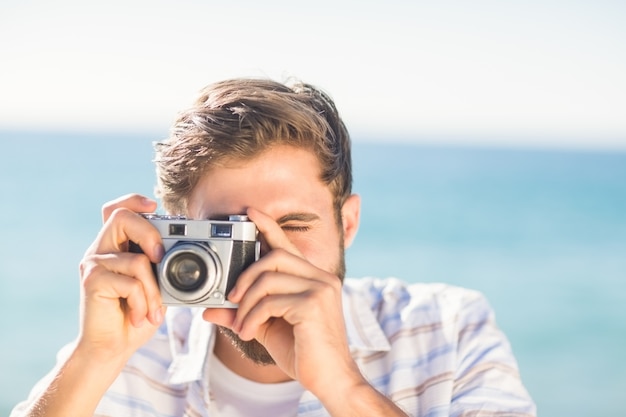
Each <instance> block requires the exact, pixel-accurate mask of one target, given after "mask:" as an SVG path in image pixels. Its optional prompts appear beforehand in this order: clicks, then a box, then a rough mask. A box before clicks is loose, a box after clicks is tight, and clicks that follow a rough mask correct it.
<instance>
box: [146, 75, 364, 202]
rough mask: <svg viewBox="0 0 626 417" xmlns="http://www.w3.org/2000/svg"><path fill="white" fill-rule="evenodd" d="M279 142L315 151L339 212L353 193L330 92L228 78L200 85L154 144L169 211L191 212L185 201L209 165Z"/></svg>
mask: <svg viewBox="0 0 626 417" xmlns="http://www.w3.org/2000/svg"><path fill="white" fill-rule="evenodd" d="M276 145H292V146H295V147H297V148H304V149H307V150H309V151H311V152H312V153H313V154H315V155H316V157H317V159H318V161H319V163H320V167H321V177H322V178H321V179H322V181H323V182H324V183H326V184H327V185H328V186H329V187H330V190H331V192H332V194H333V200H334V201H333V203H334V207H335V210H336V212H337V213H339V210H340V208H341V206H342V205H343V203H344V202H345V200H346V199H347V198H348V196H350V194H351V188H352V162H351V152H350V137H349V134H348V131H347V129H346V127H345V126H344V124H343V122H342V120H341V118H340V117H339V114H338V112H337V109H336V107H335V105H334V103H333V101H332V100H331V99H330V97H329V96H328V95H326V94H325V93H324V92H322V91H321V90H319V89H316V88H315V87H313V86H311V85H308V84H302V83H294V84H293V85H289V86H288V85H284V84H280V83H277V82H274V81H270V80H265V79H233V80H227V81H223V82H219V83H215V84H212V85H209V86H207V87H206V88H204V89H203V90H202V91H201V93H200V96H199V97H198V99H197V100H196V102H195V104H194V105H193V106H192V107H191V108H189V109H187V110H186V111H183V112H182V113H181V114H180V116H179V118H178V119H177V120H176V122H175V123H174V125H173V127H172V129H171V133H170V137H169V138H168V139H167V140H165V141H163V142H160V143H157V145H156V151H157V155H156V164H157V178H158V183H157V190H156V194H157V196H158V197H160V198H161V199H162V201H163V205H164V207H165V209H166V210H167V211H168V212H170V213H176V214H188V213H187V208H188V207H187V205H188V202H189V201H188V199H189V197H190V195H191V193H192V191H193V189H194V188H195V187H196V185H197V183H198V181H199V180H200V179H201V178H202V177H203V176H204V175H205V174H206V173H207V172H208V171H209V170H211V169H212V168H214V167H220V166H224V165H225V164H228V163H232V162H233V161H243V160H249V159H252V158H254V157H255V156H257V155H259V154H260V153H262V152H263V151H265V150H267V149H269V148H271V147H273V146H276Z"/></svg>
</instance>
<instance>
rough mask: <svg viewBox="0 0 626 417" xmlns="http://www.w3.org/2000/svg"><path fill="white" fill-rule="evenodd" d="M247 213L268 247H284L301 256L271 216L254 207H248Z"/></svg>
mask: <svg viewBox="0 0 626 417" xmlns="http://www.w3.org/2000/svg"><path fill="white" fill-rule="evenodd" d="M247 215H248V218H249V219H250V220H251V221H252V222H254V224H255V225H256V227H257V229H258V230H259V232H260V233H261V235H263V238H264V239H265V241H266V243H267V245H268V246H269V248H270V249H284V250H286V251H288V252H290V253H293V254H294V255H297V256H300V257H303V256H302V253H301V252H300V251H299V250H298V248H296V246H295V245H294V244H293V243H291V241H290V240H289V238H288V237H287V235H286V234H285V232H284V231H283V229H282V228H281V227H280V225H279V224H278V223H276V221H275V220H274V219H273V218H272V217H270V216H268V215H267V214H265V213H263V212H261V211H259V210H256V209H254V208H248V210H247Z"/></svg>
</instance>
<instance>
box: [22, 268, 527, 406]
mask: <svg viewBox="0 0 626 417" xmlns="http://www.w3.org/2000/svg"><path fill="white" fill-rule="evenodd" d="M201 312H202V310H201V309H188V308H170V309H168V313H167V317H166V321H165V323H164V325H163V326H162V327H161V328H160V329H159V331H158V333H157V334H156V335H155V336H154V337H153V338H152V340H151V341H150V342H149V343H147V344H146V345H145V346H143V347H142V348H141V349H140V350H139V351H137V353H136V354H135V355H134V356H133V357H132V358H131V360H130V361H129V362H128V364H127V366H126V368H125V369H124V370H123V372H122V373H121V374H120V376H119V377H118V379H117V380H116V381H115V382H114V383H113V385H112V386H111V388H110V389H109V391H108V392H107V394H106V395H105V397H104V398H103V399H102V401H101V402H100V405H99V406H98V409H97V411H96V414H95V415H96V416H128V417H148V416H150V417H173V416H177V417H179V416H185V417H206V416H210V415H211V414H210V411H209V410H210V408H211V407H210V401H211V394H210V390H209V381H208V377H207V375H208V374H209V372H208V367H210V366H211V359H212V355H210V354H208V355H207V352H211V350H212V346H213V340H214V335H215V333H214V327H213V326H212V325H211V324H209V323H207V322H205V321H203V320H202V317H201ZM344 315H345V320H346V328H347V334H348V339H349V342H350V346H351V350H352V354H353V357H354V358H355V360H356V362H357V363H358V365H359V366H360V368H361V370H362V372H363V374H364V375H365V376H366V377H367V379H368V380H369V381H370V383H371V384H372V385H373V386H374V387H375V388H376V389H377V390H379V391H380V392H382V393H384V394H385V395H386V396H388V397H389V398H391V399H392V400H393V401H394V402H395V403H396V404H398V405H399V406H400V407H401V408H402V409H404V410H405V411H406V412H407V414H409V415H411V416H424V417H437V416H459V417H460V416H463V417H469V416H489V417H491V416H520V417H521V416H534V415H535V414H536V411H535V405H534V404H533V402H532V400H531V399H530V397H529V395H528V393H527V391H526V389H525V388H524V386H523V385H522V383H521V381H520V377H519V373H518V369H517V364H516V362H515V359H514V357H513V355H512V353H511V349H510V346H509V343H508V341H507V340H506V337H505V336H504V335H503V334H502V332H501V331H500V330H499V329H498V328H497V327H496V324H495V322H494V315H493V312H492V310H491V308H490V307H489V305H488V304H487V302H486V300H485V299H484V297H482V296H481V294H480V293H478V292H475V291H471V290H467V289H463V288H459V287H453V286H448V285H444V284H411V285H407V284H405V283H403V282H401V281H399V280H396V279H385V280H378V279H373V278H362V279H346V281H345V285H344ZM69 351H70V348H67V349H65V350H63V351H62V352H60V354H59V361H63V360H64V356H66V355H67V352H69ZM53 373H54V371H53V372H52V373H51V375H52V374H53ZM49 378H50V376H49V377H47V378H45V379H44V380H42V381H41V383H40V384H38V385H37V386H36V387H35V388H34V389H33V394H35V393H36V392H38V390H41V389H42V387H45V386H46V385H47V381H46V380H48V381H49ZM31 398H32V395H31ZM29 401H30V400H29ZM27 406H28V401H26V402H24V403H22V404H19V405H18V406H17V407H16V409H15V410H14V412H13V414H11V416H12V417H18V416H20V415H22V413H23V411H22V410H24V409H25V408H26V407H27ZM327 415H328V413H327V412H326V410H324V408H323V406H322V404H321V403H320V402H319V401H318V400H317V399H316V398H315V396H313V395H312V394H311V393H310V392H305V393H304V394H303V396H302V398H301V400H300V404H299V409H298V416H307V417H313V416H327Z"/></svg>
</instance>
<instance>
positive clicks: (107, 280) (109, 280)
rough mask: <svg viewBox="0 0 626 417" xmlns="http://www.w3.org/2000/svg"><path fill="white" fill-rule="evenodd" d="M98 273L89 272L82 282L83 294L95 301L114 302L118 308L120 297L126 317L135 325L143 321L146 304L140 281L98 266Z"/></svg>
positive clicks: (146, 309)
mask: <svg viewBox="0 0 626 417" xmlns="http://www.w3.org/2000/svg"><path fill="white" fill-rule="evenodd" d="M99 268H100V269H101V270H100V272H99V273H94V274H90V275H89V276H88V277H87V278H86V279H85V280H84V282H83V285H84V289H85V296H86V298H87V299H91V300H94V301H97V302H103V301H104V302H105V303H116V305H117V306H118V308H120V307H119V306H120V299H123V300H124V303H123V306H124V309H125V314H126V317H128V320H129V321H130V323H131V324H132V325H133V326H135V327H141V325H142V324H143V323H144V321H145V319H146V316H147V313H148V305H147V302H146V297H145V293H144V289H143V284H142V283H141V281H139V280H137V279H134V278H132V277H129V276H126V275H121V274H118V273H116V272H113V271H109V270H106V269H104V268H103V267H101V266H99Z"/></svg>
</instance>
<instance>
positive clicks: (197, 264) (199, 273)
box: [166, 252, 207, 291]
mask: <svg viewBox="0 0 626 417" xmlns="http://www.w3.org/2000/svg"><path fill="white" fill-rule="evenodd" d="M166 273H167V278H168V280H169V282H170V283H171V284H172V286H173V287H174V288H176V289H177V290H180V291H195V290H197V289H198V288H200V287H201V286H202V285H203V284H204V282H205V281H206V279H207V266H206V263H205V262H204V261H203V260H202V259H201V258H200V257H199V256H198V255H196V254H195V253H190V252H183V253H181V254H178V255H177V256H175V257H174V258H173V259H171V260H170V263H169V266H168V270H167V272H166Z"/></svg>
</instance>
